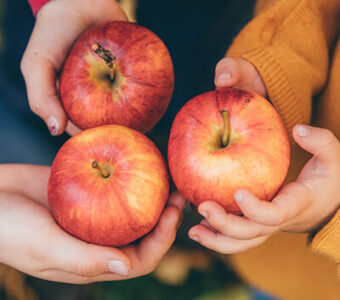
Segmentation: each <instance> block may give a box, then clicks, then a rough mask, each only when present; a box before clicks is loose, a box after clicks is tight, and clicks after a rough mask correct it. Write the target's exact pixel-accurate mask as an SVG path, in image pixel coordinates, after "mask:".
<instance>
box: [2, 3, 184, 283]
mask: <svg viewBox="0 0 340 300" xmlns="http://www.w3.org/2000/svg"><path fill="white" fill-rule="evenodd" d="M114 20H120V21H122V20H126V16H125V14H124V13H123V11H122V10H121V8H120V6H119V4H118V3H117V2H116V1H114V0H87V1H83V0H53V1H50V2H48V3H47V4H45V5H44V6H43V7H42V8H41V9H40V10H39V11H38V13H37V16H36V23H35V26H34V30H33V32H32V35H31V37H30V40H29V43H28V45H27V48H26V51H25V53H24V56H23V58H22V62H21V70H22V73H23V76H24V78H25V83H26V88H27V94H28V99H29V104H30V107H31V109H32V111H33V112H34V113H36V114H37V115H38V116H40V117H41V118H42V119H43V120H44V121H45V123H46V125H47V127H48V128H49V130H50V132H51V134H52V135H59V134H62V133H63V132H64V130H65V129H66V130H67V131H68V132H69V133H70V134H75V133H77V132H78V131H79V129H78V128H76V127H75V126H74V125H73V124H71V123H70V122H69V121H68V120H67V118H66V115H65V112H64V110H63V108H62V105H61V103H60V101H59V98H58V93H57V85H58V73H59V72H60V70H61V68H62V64H63V62H64V59H65V57H66V55H67V53H68V51H69V49H70V47H71V46H72V44H73V43H74V41H75V40H76V39H77V37H78V36H79V35H80V34H81V33H82V32H83V31H84V30H86V29H87V28H89V27H92V26H95V25H98V24H101V23H103V22H107V21H114ZM49 171H50V169H49V168H48V167H39V166H29V165H2V166H0V214H1V220H0V223H1V226H0V245H1V246H0V262H1V263H4V264H7V265H10V266H12V267H14V268H16V269H18V270H21V271H23V272H25V273H27V274H30V275H32V276H35V277H39V278H43V279H47V280H53V281H60V282H66V283H77V284H83V283H90V282H95V281H107V280H110V281H113V280H122V279H129V278H134V277H138V276H142V275H145V274H148V273H150V272H152V271H153V270H154V269H155V267H156V266H157V264H158V262H159V261H160V260H161V258H162V257H163V256H164V255H165V254H166V252H167V251H168V249H169V248H170V247H171V245H172V243H173V242H174V240H175V236H176V232H177V228H178V226H179V223H180V220H181V216H182V210H183V208H184V205H185V200H184V198H183V197H182V196H181V195H180V194H179V193H178V192H173V193H172V194H171V195H170V197H169V200H168V202H167V204H166V207H165V209H164V211H163V212H162V215H161V217H160V219H159V221H158V223H157V225H156V227H155V228H154V229H153V230H152V231H151V232H150V233H149V234H148V235H146V236H145V237H144V238H142V239H141V240H140V241H139V242H138V243H133V244H131V245H128V246H125V247H121V248H112V247H103V246H96V245H92V244H88V243H85V242H83V241H81V240H79V239H77V238H75V237H72V236H70V235H69V234H67V233H66V232H65V231H63V230H62V229H61V228H60V227H59V226H58V225H57V224H56V222H55V221H54V219H53V217H52V216H51V214H50V212H49V210H48V202H47V195H46V191H47V180H48V176H49ZM112 234H114V233H112Z"/></svg>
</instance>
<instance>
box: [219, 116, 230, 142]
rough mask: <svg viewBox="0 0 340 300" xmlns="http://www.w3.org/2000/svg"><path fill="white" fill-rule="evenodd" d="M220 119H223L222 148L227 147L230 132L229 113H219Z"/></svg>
mask: <svg viewBox="0 0 340 300" xmlns="http://www.w3.org/2000/svg"><path fill="white" fill-rule="evenodd" d="M221 114H222V117H223V123H224V128H223V135H222V147H226V146H228V142H229V132H230V126H229V113H228V111H227V110H222V111H221Z"/></svg>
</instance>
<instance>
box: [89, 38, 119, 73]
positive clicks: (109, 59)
mask: <svg viewBox="0 0 340 300" xmlns="http://www.w3.org/2000/svg"><path fill="white" fill-rule="evenodd" d="M91 49H92V50H93V51H94V53H96V54H97V55H98V56H99V57H100V58H102V59H103V60H104V61H105V63H106V65H107V66H108V68H109V70H110V79H111V80H113V79H114V78H115V68H114V61H115V60H116V57H115V56H114V55H113V54H112V53H111V51H110V50H107V49H105V48H104V47H102V46H101V45H100V44H98V43H94V44H93V45H92V47H91Z"/></svg>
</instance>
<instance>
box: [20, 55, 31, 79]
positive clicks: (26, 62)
mask: <svg viewBox="0 0 340 300" xmlns="http://www.w3.org/2000/svg"><path fill="white" fill-rule="evenodd" d="M28 69H29V59H27V56H26V55H24V56H23V58H22V59H21V62H20V71H21V73H22V74H23V75H24V76H25V74H26V73H27V70H28Z"/></svg>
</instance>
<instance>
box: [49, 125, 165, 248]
mask: <svg viewBox="0 0 340 300" xmlns="http://www.w3.org/2000/svg"><path fill="white" fill-rule="evenodd" d="M94 161H96V162H97V163H98V165H100V166H101V168H102V169H103V168H104V169H105V170H106V171H109V172H110V174H111V175H110V177H108V178H104V177H103V176H102V175H101V174H102V173H101V172H100V170H98V169H96V168H94V167H93V166H92V163H93V162H94ZM168 195H169V176H168V172H167V168H166V165H165V162H164V159H163V157H162V156H161V154H160V152H159V151H158V149H157V148H156V146H155V145H154V144H153V143H152V142H151V140H149V139H148V138H147V137H146V136H144V135H143V134H142V133H139V132H137V131H135V130H132V129H129V128H127V127H123V126H120V125H106V126H101V127H96V128H92V129H88V130H85V131H83V132H81V133H80V134H78V135H76V136H74V137H72V138H71V139H69V140H68V141H67V142H66V143H65V144H64V145H63V146H62V148H61V149H60V150H59V152H58V153H57V156H56V158H55V160H54V162H53V165H52V169H51V173H50V178H49V182H48V201H49V206H50V210H51V213H52V215H53V216H54V218H55V219H56V221H57V223H58V224H59V225H60V226H61V227H62V228H63V229H64V230H66V231H67V232H69V233H70V234H72V235H74V236H76V237H78V238H80V239H82V240H84V241H86V242H90V243H93V244H98V245H105V246H122V245H126V244H129V243H131V242H132V241H134V240H136V239H138V238H140V237H142V236H143V235H145V234H146V233H148V232H149V231H150V230H151V229H152V228H153V227H154V226H155V224H156V223H157V221H158V219H159V217H160V214H161V212H162V210H163V209H164V205H165V203H166V201H167V199H168Z"/></svg>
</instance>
